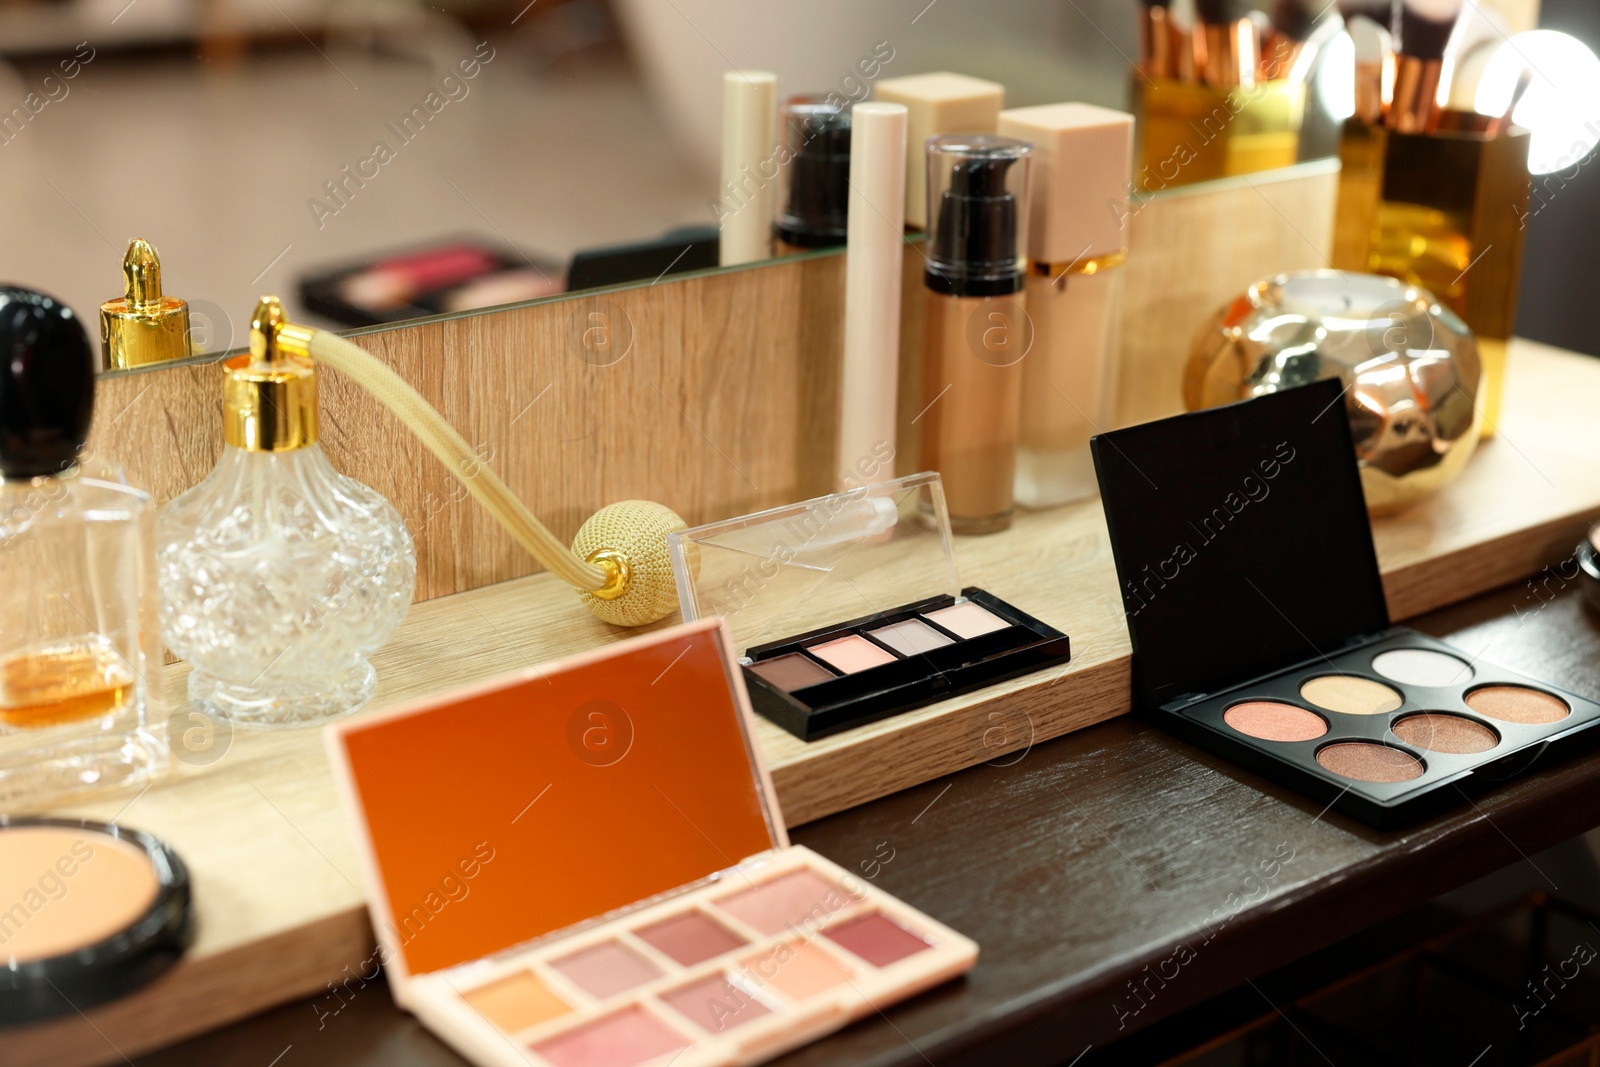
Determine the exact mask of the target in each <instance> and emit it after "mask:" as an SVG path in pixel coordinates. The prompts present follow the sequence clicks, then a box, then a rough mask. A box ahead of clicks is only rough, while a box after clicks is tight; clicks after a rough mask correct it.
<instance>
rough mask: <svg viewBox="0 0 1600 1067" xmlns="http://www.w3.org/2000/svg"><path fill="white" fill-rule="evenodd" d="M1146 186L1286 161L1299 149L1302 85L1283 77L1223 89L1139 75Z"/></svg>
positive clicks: (1183, 182) (1138, 126)
mask: <svg viewBox="0 0 1600 1067" xmlns="http://www.w3.org/2000/svg"><path fill="white" fill-rule="evenodd" d="M1136 86H1137V90H1138V91H1137V92H1136V93H1135V99H1136V100H1137V101H1138V116H1137V118H1138V121H1137V123H1136V124H1135V128H1136V129H1138V130H1140V131H1141V138H1142V142H1141V143H1142V145H1143V147H1142V149H1141V152H1140V161H1141V164H1142V166H1141V168H1140V172H1139V177H1138V184H1139V185H1140V186H1141V188H1142V190H1144V191H1153V190H1156V189H1164V188H1168V187H1170V186H1174V185H1192V184H1194V183H1195V182H1204V181H1211V180H1212V179H1215V178H1226V177H1229V176H1231V175H1236V174H1255V173H1257V172H1259V171H1264V170H1273V169H1276V168H1278V167H1287V166H1291V165H1292V164H1294V163H1295V162H1296V160H1297V159H1298V158H1299V154H1300V123H1301V120H1302V119H1303V117H1304V115H1305V99H1306V92H1305V85H1304V84H1303V83H1300V82H1290V81H1288V80H1287V79H1278V80H1276V81H1266V82H1258V83H1257V84H1255V85H1241V86H1236V87H1234V88H1231V89H1230V88H1221V87H1217V86H1210V85H1196V84H1193V83H1190V82H1181V81H1175V80H1173V79H1170V78H1153V79H1146V78H1142V77H1141V78H1138V79H1137V80H1136Z"/></svg>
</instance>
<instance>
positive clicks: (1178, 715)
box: [1093, 379, 1600, 826]
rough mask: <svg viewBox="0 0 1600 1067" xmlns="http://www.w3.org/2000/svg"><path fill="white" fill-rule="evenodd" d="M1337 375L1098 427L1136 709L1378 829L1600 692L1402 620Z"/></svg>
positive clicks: (1475, 784)
mask: <svg viewBox="0 0 1600 1067" xmlns="http://www.w3.org/2000/svg"><path fill="white" fill-rule="evenodd" d="M1342 398H1343V394H1342V392H1341V390H1340V385H1339V382H1338V380H1337V379H1326V380H1324V381H1319V382H1314V383H1312V384H1309V385H1304V386H1300V387H1297V388H1294V389H1288V390H1284V391H1282V392H1279V393H1274V394H1269V395H1266V396H1261V397H1257V398H1255V399H1252V400H1245V401H1241V402H1239V403H1236V404H1230V405H1227V406H1224V407H1218V408H1211V409H1208V410H1204V411H1197V412H1193V413H1191V414H1187V415H1179V416H1177V417H1175V418H1170V419H1163V420H1159V421H1157V422H1150V423H1145V424H1143V425H1140V426H1134V427H1130V428H1128V429H1125V430H1118V431H1115V432H1112V433H1106V434H1101V435H1099V436H1098V437H1096V438H1095V439H1094V442H1093V449H1094V458H1095V466H1096V469H1097V471H1098V473H1099V477H1100V488H1101V495H1102V499H1103V501H1104V506H1105V512H1106V524H1107V526H1108V527H1109V529H1110V533H1111V547H1112V553H1113V555H1114V556H1115V558H1116V564H1117V575H1118V579H1119V581H1120V583H1121V586H1122V600H1123V606H1124V608H1125V609H1126V614H1127V619H1128V630H1129V632H1130V634H1131V635H1132V638H1133V673H1134V690H1135V699H1136V701H1137V704H1138V706H1139V707H1140V708H1141V709H1142V710H1143V711H1144V712H1145V713H1147V714H1149V715H1151V716H1153V717H1154V718H1155V719H1157V721H1159V722H1160V723H1161V724H1162V725H1164V726H1166V727H1167V728H1168V729H1170V730H1172V731H1173V732H1174V733H1177V734H1179V735H1181V736H1183V737H1185V738H1187V739H1189V740H1191V741H1193V742H1195V743H1196V744H1198V745H1200V746H1201V747H1202V748H1206V749H1209V750H1210V751H1212V752H1216V753H1219V754H1220V755H1223V756H1226V757H1228V758H1229V759H1232V760H1233V761H1234V762H1236V763H1239V764H1241V765H1243V766H1245V767H1248V768H1250V769H1251V770H1253V771H1256V772H1258V773H1260V774H1263V775H1265V776H1267V777H1269V778H1272V779H1274V780H1276V781H1278V782H1281V783H1283V784H1285V785H1288V786H1291V787H1293V788H1295V789H1298V790H1300V791H1301V792H1303V793H1305V794H1307V795H1308V796H1310V797H1312V798H1313V799H1315V800H1317V801H1318V802H1320V803H1324V804H1330V805H1331V806H1332V807H1334V808H1336V809H1338V810H1340V811H1344V812H1346V813H1348V814H1350V815H1353V816H1355V817H1357V818H1359V819H1362V820H1364V821H1366V822H1369V823H1372V824H1374V825H1376V826H1392V825H1397V824H1399V823H1402V822H1404V821H1406V820H1409V819H1412V818H1414V817H1416V816H1417V815H1419V814H1422V813H1423V812H1424V811H1427V810H1430V809H1432V808H1434V807H1436V806H1442V805H1446V804H1450V803H1452V802H1459V801H1460V800H1461V799H1462V796H1463V791H1464V790H1472V789H1475V788H1487V787H1490V786H1492V785H1493V784H1494V783H1496V782H1499V781H1502V780H1504V779H1505V778H1507V777H1509V776H1511V775H1514V774H1517V773H1520V772H1522V771H1524V770H1526V769H1528V768H1529V767H1530V766H1531V765H1533V764H1534V763H1535V762H1536V761H1538V760H1539V759H1541V758H1543V757H1545V756H1546V755H1550V754H1553V753H1555V752H1558V751H1562V750H1565V749H1567V748H1569V747H1573V746H1575V745H1577V744H1579V743H1586V742H1588V741H1589V740H1591V739H1593V738H1600V731H1596V730H1594V729H1593V727H1594V726H1595V725H1596V724H1597V723H1600V704H1596V703H1595V702H1593V701H1590V700H1585V699H1584V698H1582V697H1579V696H1576V695H1574V694H1572V693H1568V692H1565V691H1563V690H1561V689H1557V688H1556V687H1554V686H1551V685H1548V684H1546V683H1544V682H1541V681H1538V680H1536V679H1532V678H1528V677H1525V676H1523V675H1520V674H1517V673H1515V672H1513V671H1509V670H1506V669H1505V668H1503V667H1498V666H1495V665H1494V664H1491V663H1486V662H1484V661H1483V660H1481V659H1478V658H1477V657H1474V656H1471V655H1468V654H1467V653H1465V652H1463V651H1461V650H1459V649H1456V648H1453V647H1451V646H1450V645H1448V644H1446V643H1444V642H1442V641H1438V640H1435V639H1434V638H1431V637H1427V636H1425V635H1423V634H1420V633H1417V632H1416V631H1414V630H1409V629H1406V628H1403V627H1391V626H1390V625H1389V614H1388V607H1387V605H1386V603H1385V601H1384V595H1383V583H1382V579H1381V575H1380V572H1379V570H1378V559H1377V553H1376V552H1375V550H1374V548H1373V544H1372V529H1371V526H1370V525H1369V522H1368V519H1367V511H1366V506H1365V502H1364V499H1363V496H1362V491H1361V479H1360V473H1359V470H1358V468H1357V465H1356V459H1355V451H1354V445H1353V444H1352V437H1351V430H1350V422H1349V419H1348V418H1347V417H1346V415H1345V407H1344V404H1343V402H1342Z"/></svg>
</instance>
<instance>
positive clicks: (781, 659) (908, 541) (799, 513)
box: [667, 472, 1071, 741]
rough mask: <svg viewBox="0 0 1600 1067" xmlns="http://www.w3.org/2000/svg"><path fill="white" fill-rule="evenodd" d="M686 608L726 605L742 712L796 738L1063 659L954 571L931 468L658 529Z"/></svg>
mask: <svg viewBox="0 0 1600 1067" xmlns="http://www.w3.org/2000/svg"><path fill="white" fill-rule="evenodd" d="M667 544H668V548H669V551H670V553H671V556H672V568H673V573H674V575H675V577H676V578H677V582H678V600H679V605H680V607H681V608H682V611H683V617H684V618H685V619H698V618H706V617H710V616H722V617H724V618H726V619H727V620H728V623H729V627H730V629H731V632H732V633H733V637H734V645H735V647H736V648H737V649H738V650H739V656H740V659H739V662H740V663H741V664H742V665H743V667H744V674H745V683H746V685H747V686H748V688H749V690H750V699H751V702H752V704H753V705H754V706H755V709H756V711H757V712H759V713H760V714H761V715H763V716H765V717H766V718H768V719H770V720H772V721H773V722H775V723H777V724H778V725H779V726H781V727H783V728H784V729H785V730H787V731H789V732H790V733H791V734H794V735H795V736H796V737H798V738H800V739H801V740H804V741H812V740H816V739H817V738H819V737H826V736H827V735H829V734H833V733H837V732H839V731H841V730H847V729H850V728H851V727H854V726H860V725H862V724H864V723H869V722H874V721H876V720H878V719H884V718H887V717H889V716H891V715H897V714H900V713H902V712H906V711H910V710H912V709H914V708H919V707H923V706H925V705H927V704H932V703H934V702H935V701H938V700H943V699H945V698H946V697H951V696H955V695H957V694H959V693H966V692H971V691H972V690H974V689H980V688H982V687H984V686H986V685H992V684H994V683H996V682H1000V681H1004V680H1006V679H1008V678H1016V677H1019V676H1021V675H1024V674H1031V673H1032V672H1034V671H1037V670H1041V669H1043V668H1045V667H1051V666H1055V665H1057V664H1061V663H1065V662H1067V661H1068V660H1069V659H1070V658H1071V641H1070V640H1069V639H1068V637H1067V635H1066V634H1064V633H1062V632H1061V631H1060V630H1057V629H1055V628H1054V627H1052V626H1050V625H1048V624H1046V623H1044V622H1041V621H1040V620H1039V619H1036V618H1034V617H1033V616H1032V615H1029V614H1028V613H1026V612H1024V611H1022V610H1020V609H1019V608H1017V607H1015V606H1013V605H1011V604H1009V603H1007V602H1006V601H1004V600H1002V599H1000V598H999V597H997V596H994V595H992V594H990V593H988V592H985V591H984V590H982V589H979V588H977V587H975V586H963V585H962V584H961V579H960V575H959V572H958V571H957V569H956V556H955V545H954V538H953V536H952V534H951V531H950V518H949V514H948V513H947V511H946V509H945V501H944V491H943V487H942V485H941V484H940V480H939V475H938V474H937V473H935V472H924V473H921V474H912V475H908V476H906V477H904V478H897V479H894V480H893V481H886V482H880V483H877V484H873V485H864V486H859V487H856V488H852V489H846V490H841V491H840V492H837V493H833V494H830V495H828V496H822V497H817V498H815V499H813V500H807V501H803V502H801V503H798V504H790V505H787V506H785V507H780V508H773V509H771V510H769V511H762V512H757V513H756V514H753V515H744V516H741V517H739V518H735V519H728V520H726V521H723V522H714V523H710V524H708V525H705V526H697V527H694V528H693V529H689V530H683V531H681V532H678V533H673V534H669V535H668V537H667Z"/></svg>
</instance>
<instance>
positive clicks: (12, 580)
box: [0, 287, 167, 811]
mask: <svg viewBox="0 0 1600 1067" xmlns="http://www.w3.org/2000/svg"><path fill="white" fill-rule="evenodd" d="M0 351H4V352H6V353H7V355H8V357H9V358H8V359H7V360H6V361H5V362H4V364H3V365H0V475H3V478H4V481H3V482H0V574H3V575H4V580H3V581H0V811H15V810H19V809H24V808H31V807H38V806H40V805H42V804H44V803H46V802H49V801H51V800H55V799H57V798H60V797H64V796H68V795H72V794H77V793H82V792H85V791H88V790H91V789H101V788H116V787H119V786H134V785H139V784H141V783H143V782H144V781H146V780H147V779H149V778H150V777H152V776H154V775H155V774H157V773H159V772H160V771H161V770H163V769H164V768H165V765H166V759H167V753H166V746H165V745H164V744H163V743H162V742H161V741H160V740H159V739H158V738H157V737H156V736H155V735H154V734H153V733H152V732H151V731H150V729H149V726H148V724H149V719H150V715H151V711H152V708H151V706H150V705H151V694H150V692H149V685H148V683H149V680H150V678H151V671H153V670H155V669H156V668H157V667H159V665H160V662H161V657H160V644H159V637H158V632H159V631H158V624H157V614H156V594H155V572H154V564H155V561H154V547H153V544H154V540H153V532H154V521H155V512H154V508H153V505H152V503H151V500H150V497H149V496H148V495H147V494H146V493H144V492H143V491H142V490H140V489H138V488H136V487H135V486H133V485H132V484H130V483H129V482H128V480H127V478H126V477H125V476H124V475H123V474H122V472H121V471H120V470H118V469H117V468H116V467H113V466H111V465H110V464H107V463H105V462H102V461H99V460H98V459H96V458H94V457H92V456H91V455H89V454H88V452H87V451H86V450H85V448H84V440H85V438H86V437H87V434H88V430H89V422H90V417H91V415H92V413H93V409H94V385H95V377H94V375H95V371H94V356H93V352H92V350H91V348H90V345H89V339H88V337H87V335H86V334H85V332H84V329H83V326H82V324H81V322H80V321H79V320H78V318H77V317H76V316H75V315H74V314H73V313H72V310H71V309H70V308H68V307H66V306H65V305H64V304H62V303H60V302H59V301H57V300H54V299H53V298H51V297H48V296H45V295H44V294H42V293H36V292H31V291H29V290H25V289H17V288H11V287H0Z"/></svg>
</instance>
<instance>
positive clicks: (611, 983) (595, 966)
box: [550, 941, 661, 1000]
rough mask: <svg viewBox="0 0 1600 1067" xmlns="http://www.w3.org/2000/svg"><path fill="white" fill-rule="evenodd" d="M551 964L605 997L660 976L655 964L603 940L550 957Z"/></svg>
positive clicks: (624, 991)
mask: <svg viewBox="0 0 1600 1067" xmlns="http://www.w3.org/2000/svg"><path fill="white" fill-rule="evenodd" d="M550 966H551V967H552V968H554V969H555V970H557V971H559V972H560V973H561V974H562V975H563V976H564V977H565V978H567V979H568V980H570V981H571V982H572V983H573V984H574V985H576V986H577V987H578V988H579V989H581V990H583V991H584V992H585V993H588V994H590V995H592V996H596V997H599V998H600V999H602V1000H604V999H605V998H606V997H614V996H616V995H617V994H618V993H626V992H627V991H628V990H630V989H633V988H635V987H637V986H642V985H644V984H645V983H646V982H648V981H650V980H651V979H654V978H659V977H661V971H660V969H658V968H657V967H656V965H655V964H653V963H651V962H650V961H649V960H647V959H645V958H644V957H643V956H641V955H639V954H638V953H637V952H635V951H633V949H631V948H629V947H628V946H627V945H624V944H622V943H620V942H617V941H602V942H601V943H600V944H598V945H593V946H591V947H589V948H586V949H584V950H582V951H581V952H574V953H573V954H572V955H570V956H563V957H561V958H560V959H558V960H551V961H550Z"/></svg>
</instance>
